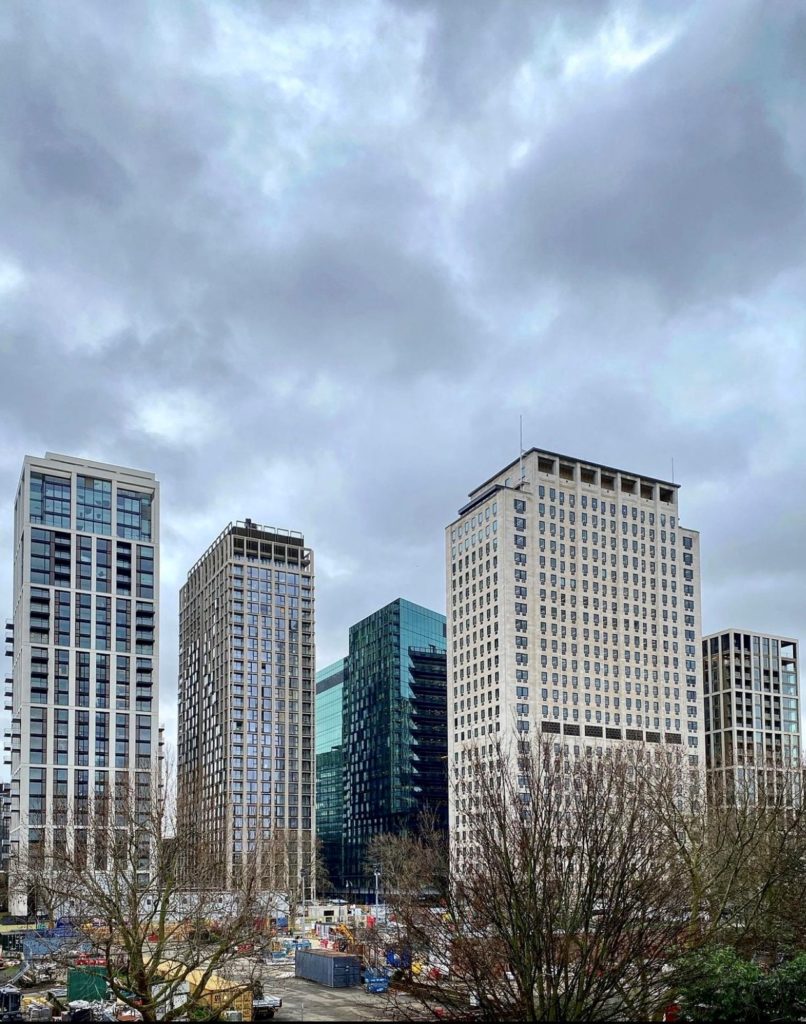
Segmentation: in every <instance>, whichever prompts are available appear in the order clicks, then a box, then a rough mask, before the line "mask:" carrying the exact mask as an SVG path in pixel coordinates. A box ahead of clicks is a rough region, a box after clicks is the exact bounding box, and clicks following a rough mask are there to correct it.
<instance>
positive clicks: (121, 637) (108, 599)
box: [6, 452, 159, 915]
mask: <svg viewBox="0 0 806 1024" xmlns="http://www.w3.org/2000/svg"><path fill="white" fill-rule="evenodd" d="M10 640H11V643H10V648H11V654H12V658H13V667H12V676H11V680H10V688H9V689H8V690H7V694H6V701H7V707H9V705H10V709H11V711H12V715H13V717H12V723H11V729H10V732H9V733H8V735H7V740H8V742H7V755H6V763H7V764H10V766H11V798H10V823H9V837H10V848H11V862H12V863H11V879H10V897H9V909H10V912H11V913H12V914H15V915H23V914H26V913H27V885H26V881H25V877H26V875H29V874H30V873H31V872H32V871H35V870H37V869H38V868H39V867H40V866H44V865H45V864H46V863H47V858H48V857H49V856H50V854H51V853H52V851H53V849H54V847H55V846H59V845H64V844H75V845H76V846H84V847H85V848H86V849H87V851H88V855H90V856H92V857H93V858H94V861H93V862H94V863H95V864H96V866H97V867H99V868H101V869H102V868H103V866H104V860H105V856H106V855H105V853H104V851H103V850H102V849H93V835H92V828H91V822H92V815H93V807H94V806H96V805H97V804H98V802H99V801H104V802H106V801H107V800H108V799H110V797H111V796H112V795H113V794H114V795H115V798H116V799H118V798H122V796H121V795H122V794H126V797H127V799H128V796H129V794H135V795H137V796H138V797H139V798H141V799H144V798H146V797H147V794H148V793H149V792H150V791H151V786H152V785H153V784H155V781H156V777H157V776H156V773H157V759H158V743H157V738H158V736H157V729H158V719H157V716H158V713H159V690H158V678H159V672H158V658H159V484H158V482H157V480H156V479H155V477H154V474H153V473H146V472H142V471H140V470H136V469H125V468H123V467H120V466H110V465H106V464H105V463H101V462H94V461H91V460H87V459H79V458H72V457H69V456H66V455H54V454H51V453H50V452H48V453H47V454H46V455H45V457H44V458H42V459H40V458H35V457H32V456H27V457H26V458H25V461H24V463H23V469H22V476H21V479H20V484H19V489H18V491H17V497H16V501H15V505H14V621H13V630H12V631H11V636H10Z"/></svg>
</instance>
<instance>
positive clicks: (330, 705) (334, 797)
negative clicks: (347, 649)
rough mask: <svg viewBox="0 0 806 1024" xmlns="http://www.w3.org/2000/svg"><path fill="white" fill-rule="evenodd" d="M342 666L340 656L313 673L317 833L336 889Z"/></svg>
mask: <svg viewBox="0 0 806 1024" xmlns="http://www.w3.org/2000/svg"><path fill="white" fill-rule="evenodd" d="M344 665H345V659H344V658H340V659H339V661H334V662H333V664H332V665H328V666H327V667H326V668H323V669H321V671H319V672H317V673H316V836H317V839H318V840H319V842H320V844H321V845H320V851H321V856H322V860H323V861H324V863H325V866H326V867H327V872H328V877H329V879H330V882H331V884H332V885H333V886H334V887H335V888H337V889H340V888H341V887H342V816H343V813H344V757H343V753H344V752H343V747H342V701H343V697H344Z"/></svg>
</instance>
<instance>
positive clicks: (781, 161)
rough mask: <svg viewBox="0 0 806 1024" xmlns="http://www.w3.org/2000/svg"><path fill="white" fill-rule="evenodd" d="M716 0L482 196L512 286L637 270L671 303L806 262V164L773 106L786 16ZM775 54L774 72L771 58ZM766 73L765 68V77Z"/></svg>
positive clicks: (738, 287)
mask: <svg viewBox="0 0 806 1024" xmlns="http://www.w3.org/2000/svg"><path fill="white" fill-rule="evenodd" d="M768 10H769V9H768V8H767V9H765V8H763V7H755V8H751V6H750V5H747V4H745V5H741V7H740V8H737V17H736V19H735V21H734V22H733V23H732V24H731V25H730V26H729V27H728V29H727V30H726V31H725V30H723V31H719V25H720V24H721V19H720V18H719V16H718V12H717V11H716V10H713V9H712V10H711V12H710V15H708V16H706V15H705V14H704V13H703V14H701V15H700V16H699V19H698V21H697V22H695V28H696V29H697V32H696V33H693V32H692V33H691V34H685V33H684V34H683V35H682V36H681V37H680V39H679V40H678V41H677V42H675V43H674V44H673V45H672V46H671V47H670V49H669V50H668V51H667V52H666V53H664V54H663V55H661V56H659V57H658V58H656V59H655V60H653V61H650V62H649V64H647V65H646V66H645V67H644V68H642V69H640V70H639V71H638V72H636V73H635V74H633V75H632V76H630V77H628V78H627V79H626V80H624V81H612V80H611V81H609V82H605V83H592V84H591V86H590V87H589V88H587V89H584V90H582V93H581V95H580V96H578V97H577V98H576V99H573V100H571V101H570V102H569V103H568V104H567V106H566V107H565V108H564V110H563V115H564V116H562V117H561V118H558V119H557V120H556V123H555V126H554V127H553V128H552V129H551V130H550V131H549V132H548V133H547V135H546V136H545V137H544V138H540V139H537V140H535V147H534V153H533V155H532V157H531V158H530V159H528V160H527V161H526V162H525V163H524V164H523V166H522V167H520V168H519V169H518V170H516V171H514V172H513V173H512V175H511V176H509V177H508V178H507V179H506V180H505V181H504V183H503V185H502V186H500V188H499V189H498V190H497V193H496V194H493V195H486V196H483V197H481V198H479V200H478V207H479V220H480V222H481V225H482V227H481V229H480V232H481V233H480V236H476V237H475V238H474V242H475V243H476V244H479V243H480V242H482V241H487V240H488V239H489V240H490V242H491V245H490V248H491V250H492V252H493V254H494V256H495V257H496V258H497V259H498V260H500V262H499V264H498V269H499V270H500V272H501V273H502V274H504V275H506V277H507V278H508V282H507V283H513V282H514V284H515V286H516V287H518V286H522V285H523V283H524V282H529V281H530V280H533V279H535V278H538V279H539V278H541V277H542V278H549V279H554V280H557V281H559V282H561V283H562V284H564V285H565V286H566V287H567V286H568V285H569V284H572V283H573V284H578V285H579V286H581V287H585V288H587V287H589V288H591V289H597V288H609V287H611V286H612V283H613V282H614V281H618V279H619V278H622V277H626V278H627V279H633V280H636V279H637V280H640V281H642V282H645V283H646V284H647V285H648V286H649V287H651V288H653V289H655V290H656V292H657V294H658V296H659V298H660V300H661V301H662V302H664V303H667V304H670V305H671V306H672V307H675V306H678V305H679V304H681V303H686V302H697V301H714V300H716V299H721V298H723V297H730V296H731V295H736V294H739V293H741V292H743V291H747V290H752V289H755V288H760V287H763V286H764V285H766V284H767V283H768V282H769V281H770V280H771V279H772V278H773V277H774V276H775V275H776V274H777V273H779V272H781V271H782V270H784V269H786V268H788V267H791V266H793V265H794V264H796V263H798V262H800V261H801V260H802V258H803V237H804V231H805V230H806V212H805V211H804V193H803V180H802V175H801V174H800V173H798V169H796V168H795V167H793V166H791V165H790V163H789V160H788V153H787V142H786V139H785V138H784V137H782V135H781V132H780V130H779V128H778V126H777V125H776V123H775V118H774V111H773V109H772V108H771V105H770V102H769V99H770V97H769V93H770V90H774V87H775V84H776V78H777V76H778V75H779V69H778V68H777V67H776V65H775V62H770V61H768V60H767V59H766V55H765V53H764V51H763V48H762V47H759V46H758V39H759V36H760V35H761V36H762V38H763V37H764V34H763V30H765V31H766V34H767V35H768V36H771V37H772V38H771V43H772V44H776V43H777V49H778V50H780V48H782V47H783V46H784V44H785V40H786V25H785V22H786V21H787V19H786V18H783V19H780V21H781V22H783V23H784V24H781V23H779V24H777V25H776V24H771V25H770V24H765V23H766V22H767V21H768V20H769V21H771V22H775V20H776V19H775V18H772V17H769V16H768V14H767V11H768ZM767 63H769V64H771V66H770V67H769V68H768V69H765V64H767ZM765 70H767V71H768V74H767V77H765V76H764V74H763V72H764V71H765Z"/></svg>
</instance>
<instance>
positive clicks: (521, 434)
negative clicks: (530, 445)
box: [518, 415, 523, 487]
mask: <svg viewBox="0 0 806 1024" xmlns="http://www.w3.org/2000/svg"><path fill="white" fill-rule="evenodd" d="M518 420H519V425H520V455H519V456H518V462H519V463H520V470H521V487H523V415H520V416H519V417H518Z"/></svg>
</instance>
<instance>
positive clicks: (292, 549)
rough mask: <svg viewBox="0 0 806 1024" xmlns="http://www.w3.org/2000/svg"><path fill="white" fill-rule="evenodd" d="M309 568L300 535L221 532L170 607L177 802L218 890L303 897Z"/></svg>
mask: <svg viewBox="0 0 806 1024" xmlns="http://www.w3.org/2000/svg"><path fill="white" fill-rule="evenodd" d="M314 677H315V655H314V560H313V552H312V550H311V549H310V548H308V547H306V546H305V540H304V538H303V536H302V534H300V533H296V532H293V531H286V530H278V529H275V528H273V527H266V526H258V525H257V524H255V523H253V522H251V520H248V519H247V520H246V521H245V522H242V523H231V524H230V525H229V526H227V528H226V529H225V530H224V531H223V532H222V533H221V534H220V535H219V536H218V537H217V538H216V540H215V541H214V542H213V543H212V544H211V545H210V547H209V548H208V549H207V551H206V552H205V553H204V555H202V557H201V558H200V559H199V560H198V562H196V564H195V565H194V566H193V568H192V569H191V570H190V572H189V573H188V578H187V582H186V583H185V585H184V586H183V587H182V590H181V593H180V599H179V695H178V696H179V714H178V756H177V769H178V799H179V806H180V810H181V809H182V808H185V809H187V810H188V811H189V812H190V813H191V814H194V815H195V827H197V828H198V829H200V831H201V832H202V834H203V836H204V838H205V841H206V844H207V847H208V849H209V852H210V855H211V856H213V857H214V858H215V860H216V864H217V865H218V869H219V874H220V879H221V885H222V886H223V887H229V886H231V885H232V884H234V883H235V882H237V879H238V878H239V877H240V873H241V871H242V870H244V869H246V868H247V867H248V869H249V870H251V869H252V867H253V865H256V866H257V870H258V871H259V872H260V874H261V879H262V881H263V884H264V887H265V888H269V889H292V888H296V887H297V886H298V885H299V884H300V882H303V883H304V884H305V885H306V887H307V885H308V884H309V883H308V881H307V880H308V879H310V878H312V877H313V876H312V861H311V858H312V850H313V840H314V829H315V819H314V785H315V779H314V760H313V754H314V739H313V737H314Z"/></svg>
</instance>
